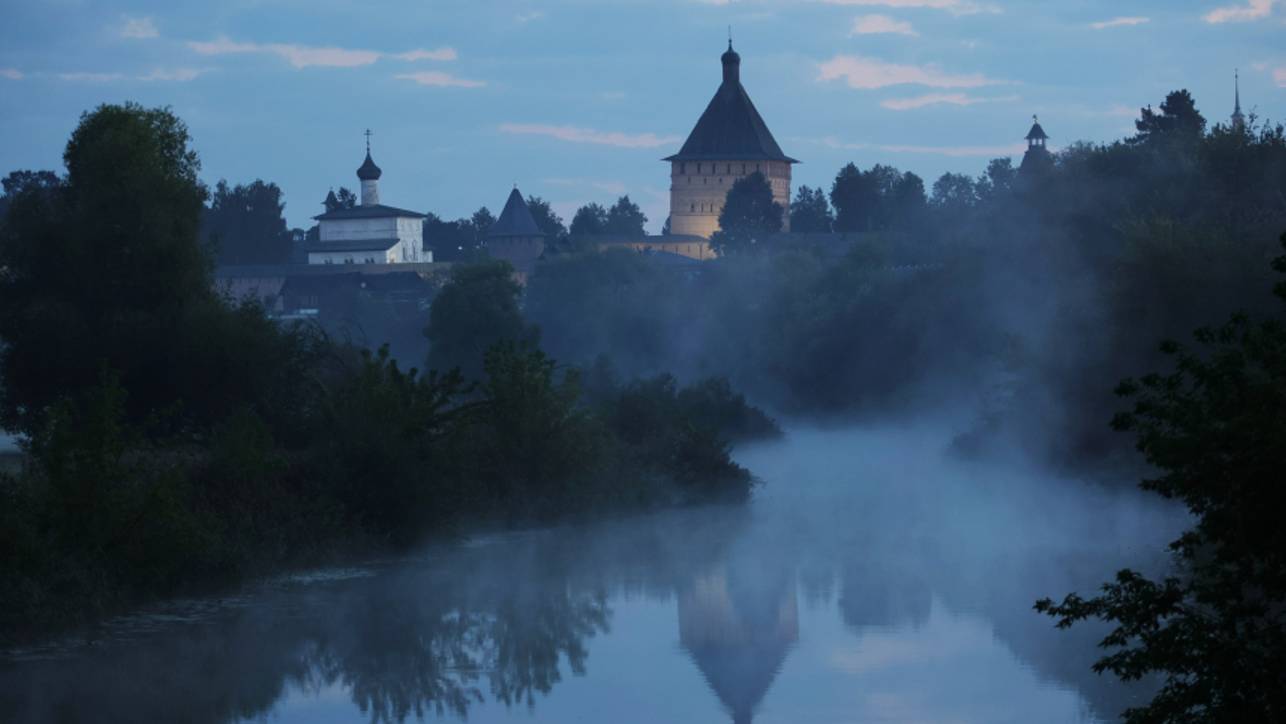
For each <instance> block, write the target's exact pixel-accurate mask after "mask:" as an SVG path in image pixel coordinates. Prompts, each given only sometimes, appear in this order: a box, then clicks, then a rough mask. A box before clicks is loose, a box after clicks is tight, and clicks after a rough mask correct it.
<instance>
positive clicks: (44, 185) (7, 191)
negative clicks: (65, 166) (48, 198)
mask: <svg viewBox="0 0 1286 724" xmlns="http://www.w3.org/2000/svg"><path fill="white" fill-rule="evenodd" d="M61 185H62V180H61V179H59V178H58V174H56V173H54V172H53V171H11V172H10V173H9V175H8V176H5V177H4V178H3V179H0V188H3V190H4V193H3V195H0V222H3V221H4V217H5V212H6V211H7V210H8V208H9V204H10V203H12V201H13V199H15V198H17V197H18V196H21V195H22V194H24V193H27V192H28V191H32V192H37V193H40V192H47V191H53V190H55V189H57V188H59V187H60V186H61Z"/></svg>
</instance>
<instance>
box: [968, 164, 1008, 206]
mask: <svg viewBox="0 0 1286 724" xmlns="http://www.w3.org/2000/svg"><path fill="white" fill-rule="evenodd" d="M1017 176H1018V170H1017V169H1015V168H1014V162H1013V159H1009V158H993V159H991V161H990V162H988V163H987V170H986V171H985V172H984V173H983V174H982V175H981V176H979V177H978V181H977V183H976V184H975V189H976V193H977V195H978V198H979V200H980V201H983V202H986V201H990V200H992V199H994V198H996V197H1000V196H1004V195H1005V194H1007V193H1009V191H1010V190H1011V189H1012V188H1013V185H1014V179H1015V178H1017Z"/></svg>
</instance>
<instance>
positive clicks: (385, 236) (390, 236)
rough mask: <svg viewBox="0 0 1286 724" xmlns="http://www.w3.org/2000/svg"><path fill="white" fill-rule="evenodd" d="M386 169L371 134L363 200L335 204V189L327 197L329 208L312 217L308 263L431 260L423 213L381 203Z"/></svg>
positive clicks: (362, 170) (363, 171)
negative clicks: (374, 156) (314, 232)
mask: <svg viewBox="0 0 1286 724" xmlns="http://www.w3.org/2000/svg"><path fill="white" fill-rule="evenodd" d="M381 175H382V172H381V171H380V167H379V166H376V165H375V162H374V161H373V160H371V141H370V132H369V131H367V136H366V160H365V161H364V162H363V163H362V166H361V168H359V169H357V178H358V180H359V181H361V185H362V186H361V188H362V202H361V204H360V205H359V206H354V207H353V208H351V209H340V208H335V207H336V206H338V202H336V201H335V196H334V193H333V192H332V193H331V194H330V195H328V196H327V197H326V202H327V204H326V205H327V207H328V208H331V209H333V210H331V211H327V212H326V213H324V214H322V215H321V216H315V217H313V218H314V219H316V221H317V224H318V226H319V227H320V228H319V229H318V231H319V234H318V239H319V240H318V241H317V242H314V243H313V244H310V245H309V246H308V247H307V252H308V263H309V264H411V263H430V262H432V261H433V252H432V251H430V250H426V249H425V248H424V219H425V215H424V214H421V213H419V212H416V211H407V210H406V209H399V208H395V207H392V206H385V205H383V204H381V203H380V191H379V183H380V176H381Z"/></svg>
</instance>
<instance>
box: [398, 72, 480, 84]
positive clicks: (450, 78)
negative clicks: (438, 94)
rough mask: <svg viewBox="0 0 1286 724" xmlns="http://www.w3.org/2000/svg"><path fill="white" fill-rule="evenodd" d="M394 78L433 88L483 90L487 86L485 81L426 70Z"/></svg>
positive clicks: (401, 74) (400, 74) (402, 74)
mask: <svg viewBox="0 0 1286 724" xmlns="http://www.w3.org/2000/svg"><path fill="white" fill-rule="evenodd" d="M393 77H394V78H397V79H398V80H409V81H413V82H415V83H418V84H420V85H426V86H430V87H433V88H481V87H483V86H485V85H486V83H485V82H484V81H480V80H469V79H468V78H459V77H456V76H454V75H451V74H450V73H443V72H441V71H436V70H425V71H421V72H419V73H399V74H398V75H395V76H393Z"/></svg>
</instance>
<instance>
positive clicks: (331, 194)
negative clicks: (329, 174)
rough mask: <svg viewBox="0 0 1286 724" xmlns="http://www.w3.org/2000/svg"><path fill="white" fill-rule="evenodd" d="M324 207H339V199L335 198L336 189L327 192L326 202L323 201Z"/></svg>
mask: <svg viewBox="0 0 1286 724" xmlns="http://www.w3.org/2000/svg"><path fill="white" fill-rule="evenodd" d="M322 206H325V207H326V208H328V209H333V208H335V207H336V206H339V199H337V198H335V189H331V190H330V191H327V192H326V200H325V201H322Z"/></svg>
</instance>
